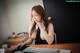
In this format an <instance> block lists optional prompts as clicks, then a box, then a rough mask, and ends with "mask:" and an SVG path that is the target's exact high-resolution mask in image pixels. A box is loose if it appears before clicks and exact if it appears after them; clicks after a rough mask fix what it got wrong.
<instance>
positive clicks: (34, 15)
mask: <svg viewBox="0 0 80 53" xmlns="http://www.w3.org/2000/svg"><path fill="white" fill-rule="evenodd" d="M32 21H34V22H36V23H38V22H40V21H41V16H40V15H39V14H37V13H36V11H35V10H32Z"/></svg>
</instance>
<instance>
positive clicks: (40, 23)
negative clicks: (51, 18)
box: [37, 22, 45, 29]
mask: <svg viewBox="0 0 80 53" xmlns="http://www.w3.org/2000/svg"><path fill="white" fill-rule="evenodd" d="M37 26H38V27H39V28H40V29H45V26H44V24H43V23H42V22H38V23H37Z"/></svg>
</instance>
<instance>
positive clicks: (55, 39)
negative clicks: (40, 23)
mask: <svg viewBox="0 0 80 53" xmlns="http://www.w3.org/2000/svg"><path fill="white" fill-rule="evenodd" d="M54 41H55V44H57V36H56V33H54Z"/></svg>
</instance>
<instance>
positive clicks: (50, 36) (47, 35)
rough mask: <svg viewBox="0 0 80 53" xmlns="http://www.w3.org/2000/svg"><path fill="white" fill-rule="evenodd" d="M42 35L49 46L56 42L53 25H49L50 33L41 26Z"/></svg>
mask: <svg viewBox="0 0 80 53" xmlns="http://www.w3.org/2000/svg"><path fill="white" fill-rule="evenodd" d="M39 27H40V30H41V33H42V35H43V37H44V38H45V40H46V41H47V43H48V44H52V43H53V41H54V35H53V34H54V28H53V24H51V23H49V25H48V33H47V31H46V30H45V28H44V27H43V26H41V25H39Z"/></svg>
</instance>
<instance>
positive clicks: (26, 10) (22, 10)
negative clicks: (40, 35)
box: [0, 0, 43, 42]
mask: <svg viewBox="0 0 80 53" xmlns="http://www.w3.org/2000/svg"><path fill="white" fill-rule="evenodd" d="M1 4H2V6H1V8H2V9H0V11H2V12H1V18H0V19H1V24H0V26H1V27H0V28H1V34H0V35H2V36H3V38H4V39H2V40H3V42H4V40H6V39H7V37H8V36H11V34H12V32H15V33H19V32H28V27H29V24H30V23H31V8H32V7H33V6H34V5H37V4H40V5H42V6H43V1H42V0H1ZM0 42H1V41H0Z"/></svg>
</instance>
